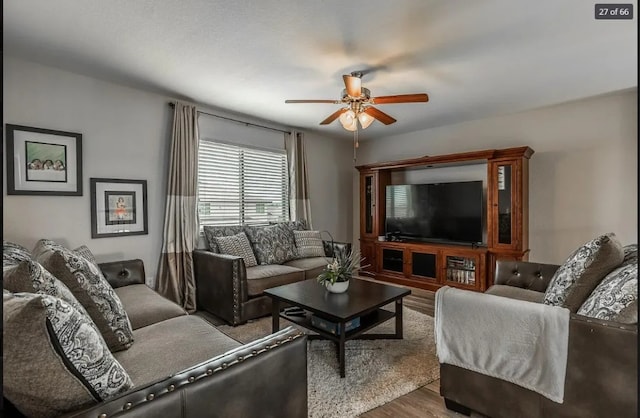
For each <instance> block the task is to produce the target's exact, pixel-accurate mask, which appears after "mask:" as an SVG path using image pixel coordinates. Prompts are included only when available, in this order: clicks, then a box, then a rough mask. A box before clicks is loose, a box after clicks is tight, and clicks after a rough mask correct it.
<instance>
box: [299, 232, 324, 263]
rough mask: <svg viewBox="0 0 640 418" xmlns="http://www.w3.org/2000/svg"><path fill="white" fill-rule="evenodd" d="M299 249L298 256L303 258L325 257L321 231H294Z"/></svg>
mask: <svg viewBox="0 0 640 418" xmlns="http://www.w3.org/2000/svg"><path fill="white" fill-rule="evenodd" d="M293 236H294V237H295V239H296V247H297V248H298V256H299V257H300V258H303V257H324V256H325V252H324V244H323V242H322V237H321V236H320V231H293Z"/></svg>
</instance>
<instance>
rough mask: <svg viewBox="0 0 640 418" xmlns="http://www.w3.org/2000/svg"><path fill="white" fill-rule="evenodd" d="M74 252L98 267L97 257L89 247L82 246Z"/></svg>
mask: <svg viewBox="0 0 640 418" xmlns="http://www.w3.org/2000/svg"><path fill="white" fill-rule="evenodd" d="M73 252H74V253H76V254H78V255H79V256H82V257H84V258H86V259H87V260H88V261H91V262H92V263H93V264H95V265H96V266H97V265H98V262H97V261H96V257H95V256H94V255H93V253H92V252H91V250H90V249H89V247H87V246H86V245H81V246H79V247H78V248H75V249H74V250H73Z"/></svg>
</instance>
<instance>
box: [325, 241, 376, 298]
mask: <svg viewBox="0 0 640 418" xmlns="http://www.w3.org/2000/svg"><path fill="white" fill-rule="evenodd" d="M362 261H364V258H360V252H359V251H352V252H350V253H349V254H344V253H342V252H339V253H338V254H336V256H335V257H334V258H333V261H332V262H331V263H329V264H327V267H325V269H324V271H323V272H322V273H320V275H319V276H318V283H320V284H322V285H324V286H325V287H326V288H327V290H328V291H329V292H332V293H343V292H346V291H347V289H348V288H349V280H350V279H351V278H352V277H353V272H354V270H357V269H358V268H359V267H360V263H361V262H362ZM363 267H365V266H363Z"/></svg>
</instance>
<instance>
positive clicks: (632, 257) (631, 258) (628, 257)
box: [622, 244, 638, 266]
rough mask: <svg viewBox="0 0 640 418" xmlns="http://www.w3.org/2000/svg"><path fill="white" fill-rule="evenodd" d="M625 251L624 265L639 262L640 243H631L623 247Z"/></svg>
mask: <svg viewBox="0 0 640 418" xmlns="http://www.w3.org/2000/svg"><path fill="white" fill-rule="evenodd" d="M622 250H623V251H624V259H623V260H622V265H623V266H624V265H626V264H638V244H629V245H625V246H624V247H622Z"/></svg>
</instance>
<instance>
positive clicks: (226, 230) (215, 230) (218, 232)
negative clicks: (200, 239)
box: [202, 225, 244, 253]
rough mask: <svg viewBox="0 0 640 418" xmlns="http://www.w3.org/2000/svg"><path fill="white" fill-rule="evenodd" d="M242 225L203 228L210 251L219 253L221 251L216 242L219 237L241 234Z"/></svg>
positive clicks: (206, 226) (207, 226)
mask: <svg viewBox="0 0 640 418" xmlns="http://www.w3.org/2000/svg"><path fill="white" fill-rule="evenodd" d="M243 229H244V228H243V226H242V225H226V226H212V225H205V226H203V227H202V230H203V232H204V238H205V241H206V242H207V246H208V248H209V251H211V252H214V253H219V252H220V249H219V248H218V243H217V242H216V240H215V239H216V238H217V237H228V236H231V235H236V234H239V233H240V232H242V231H243Z"/></svg>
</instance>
